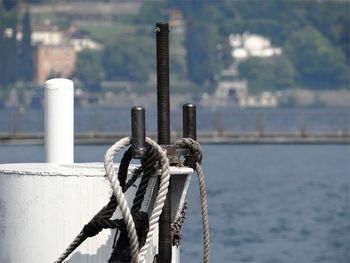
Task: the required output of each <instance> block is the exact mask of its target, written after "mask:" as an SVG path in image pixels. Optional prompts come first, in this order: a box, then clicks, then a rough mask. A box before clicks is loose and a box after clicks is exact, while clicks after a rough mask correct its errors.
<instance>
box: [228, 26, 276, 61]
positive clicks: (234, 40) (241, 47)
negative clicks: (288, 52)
mask: <svg viewBox="0 0 350 263" xmlns="http://www.w3.org/2000/svg"><path fill="white" fill-rule="evenodd" d="M229 42H230V45H231V47H232V52H231V54H232V57H233V58H235V59H238V60H244V59H246V58H248V57H272V56H275V55H281V54H282V49H281V48H278V47H273V46H272V45H271V42H270V40H269V39H268V38H266V37H264V36H261V35H257V34H250V33H248V32H246V33H243V34H231V35H230V36H229Z"/></svg>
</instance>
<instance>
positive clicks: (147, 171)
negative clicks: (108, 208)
mask: <svg viewBox="0 0 350 263" xmlns="http://www.w3.org/2000/svg"><path fill="white" fill-rule="evenodd" d="M148 148H149V149H148V151H147V155H146V158H145V159H144V160H143V161H142V164H143V165H142V167H143V170H144V172H143V176H142V179H141V182H140V184H139V188H138V189H137V192H136V194H135V198H134V203H133V205H132V208H131V212H136V211H139V210H140V209H141V206H142V202H143V198H144V196H145V193H146V189H147V186H148V182H149V179H150V178H151V176H152V175H154V174H155V173H156V170H157V167H156V163H157V159H158V158H157V152H156V150H155V149H154V148H152V147H148Z"/></svg>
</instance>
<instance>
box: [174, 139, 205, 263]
mask: <svg viewBox="0 0 350 263" xmlns="http://www.w3.org/2000/svg"><path fill="white" fill-rule="evenodd" d="M175 147H177V148H188V149H190V151H191V155H190V156H188V157H187V158H186V161H185V165H186V166H189V167H192V168H193V169H194V170H195V171H196V173H197V177H198V182H199V193H200V200H201V212H202V225H203V247H204V251H203V262H204V263H208V262H209V253H210V241H209V222H208V208H207V197H206V189H205V188H206V187H205V179H204V174H203V171H202V167H201V162H202V156H203V150H202V146H201V145H200V144H199V143H198V142H196V141H195V140H193V139H191V138H182V139H180V140H178V141H176V143H175Z"/></svg>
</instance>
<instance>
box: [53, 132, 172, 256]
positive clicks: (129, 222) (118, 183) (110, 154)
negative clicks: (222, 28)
mask: <svg viewBox="0 0 350 263" xmlns="http://www.w3.org/2000/svg"><path fill="white" fill-rule="evenodd" d="M146 142H147V143H148V144H149V146H150V147H151V148H154V149H155V151H156V152H157V157H158V158H159V165H160V167H161V172H160V173H161V174H160V183H159V189H158V194H157V197H156V200H155V203H154V207H153V210H152V213H151V216H150V218H149V228H148V232H147V236H146V240H145V241H144V245H143V246H142V247H141V249H140V250H139V241H138V235H137V234H138V232H142V231H137V230H136V227H135V222H134V218H133V216H132V214H131V212H130V209H129V207H128V204H127V201H126V199H125V196H124V193H123V192H124V191H126V190H127V187H130V186H131V185H132V184H133V183H134V182H135V180H136V179H137V175H136V176H135V173H136V174H138V175H139V174H141V169H137V170H136V171H135V173H134V175H133V177H132V178H131V179H130V180H129V181H128V182H127V183H126V185H125V182H126V174H127V170H128V165H129V163H130V160H131V156H130V151H131V150H129V151H127V152H126V153H125V154H124V156H123V160H124V161H123V160H122V162H124V163H127V167H126V169H125V167H120V173H118V178H117V177H116V176H115V170H114V165H113V158H114V155H115V154H116V153H118V152H119V151H120V150H121V149H123V148H124V147H126V146H128V145H130V138H129V137H125V138H123V139H121V140H119V141H118V142H116V143H115V144H114V145H112V146H111V147H110V148H109V149H108V151H107V152H106V155H105V160H104V167H105V170H106V176H107V178H108V180H109V181H110V183H111V186H112V189H113V196H112V197H111V200H110V202H109V203H108V205H107V206H106V207H104V208H103V209H101V211H100V212H99V213H98V214H97V215H96V216H95V217H94V218H93V219H92V220H91V221H90V223H89V224H87V225H86V226H85V227H84V229H83V230H82V231H81V233H80V234H79V235H78V236H77V237H76V238H75V240H74V241H73V242H72V243H71V244H70V245H69V247H68V248H67V249H66V251H65V252H64V253H63V254H62V256H61V257H60V258H59V259H58V260H56V261H55V263H61V262H63V261H64V259H66V258H67V257H68V256H69V255H70V254H71V253H72V252H73V251H74V250H75V249H76V248H77V247H78V246H79V245H80V244H81V243H83V242H84V241H85V240H86V239H87V237H89V236H93V235H95V234H97V233H98V232H100V231H101V230H102V229H103V228H109V227H111V228H116V227H118V228H123V224H122V222H121V220H110V217H111V216H112V215H111V216H110V217H108V218H102V220H100V221H97V220H95V221H94V219H96V217H97V216H100V217H101V215H102V217H103V215H105V213H107V212H106V210H108V211H109V210H110V206H113V208H114V210H113V212H114V211H115V209H116V206H117V205H118V204H119V206H120V210H121V214H122V216H123V219H122V220H123V221H124V223H125V228H126V232H127V237H128V239H129V245H130V255H131V262H133V263H136V262H137V263H141V262H143V261H144V258H145V254H146V252H147V250H148V247H149V244H150V241H151V239H152V236H153V234H154V231H155V228H156V226H157V224H158V221H159V216H160V214H161V212H162V209H163V206H164V201H165V199H166V195H167V192H168V186H169V180H170V165H169V160H168V158H167V155H166V151H165V150H163V149H162V148H161V147H160V146H159V145H158V144H157V143H156V142H155V141H153V140H152V139H150V138H146ZM149 158H151V159H152V160H155V159H154V158H155V155H154V154H150V155H149ZM148 165H149V163H148ZM153 165H154V163H153ZM146 168H147V167H146ZM146 168H144V169H143V170H144V171H153V169H151V167H148V168H147V169H146ZM150 173H151V172H147V174H146V175H144V176H143V180H141V183H140V184H141V186H142V187H139V189H138V191H137V194H136V197H138V198H139V199H137V200H136V198H135V202H134V205H133V210H135V213H134V215H135V214H136V215H138V216H137V217H136V218H135V219H136V220H137V221H142V220H138V218H142V217H144V214H145V213H144V212H138V210H139V209H140V207H141V204H142V200H141V197H142V199H143V196H144V194H145V191H146V188H147V184H148V181H149V178H150V176H151V174H150ZM121 174H122V175H123V176H120V175H121ZM124 175H125V176H124ZM142 181H143V182H142ZM146 183H147V184H146ZM126 186H127V187H126ZM140 200H141V201H140ZM136 201H137V202H136ZM113 212H112V214H113ZM133 212H134V211H133ZM137 213H138V214H137ZM108 216H109V214H108ZM91 222H94V223H91ZM92 226H93V227H92ZM95 227H96V228H97V229H98V230H95ZM142 243H143V242H142Z"/></svg>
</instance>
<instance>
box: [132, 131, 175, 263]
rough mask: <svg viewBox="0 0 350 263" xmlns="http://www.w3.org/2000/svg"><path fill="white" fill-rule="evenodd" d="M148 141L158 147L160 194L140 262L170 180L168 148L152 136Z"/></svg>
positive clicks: (139, 262) (148, 242)
mask: <svg viewBox="0 0 350 263" xmlns="http://www.w3.org/2000/svg"><path fill="white" fill-rule="evenodd" d="M146 142H147V143H148V144H150V145H151V146H152V147H154V148H155V149H156V151H157V152H158V155H159V158H160V166H161V174H160V183H159V190H158V195H157V197H156V201H155V203H154V208H153V211H152V214H151V216H150V218H149V230H148V233H147V237H146V241H145V244H144V245H143V246H142V248H141V249H140V253H139V257H138V261H137V262H138V263H142V262H143V261H144V259H145V254H146V252H147V250H148V247H149V244H150V242H151V240H152V237H153V234H154V231H155V229H156V226H157V224H158V222H159V216H160V214H161V213H162V209H163V206H164V202H165V199H166V195H167V193H168V187H169V181H170V165H169V159H168V157H167V155H166V150H163V149H162V148H161V147H160V146H159V145H158V144H157V143H156V142H155V141H153V140H152V139H150V138H148V137H147V138H146Z"/></svg>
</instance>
